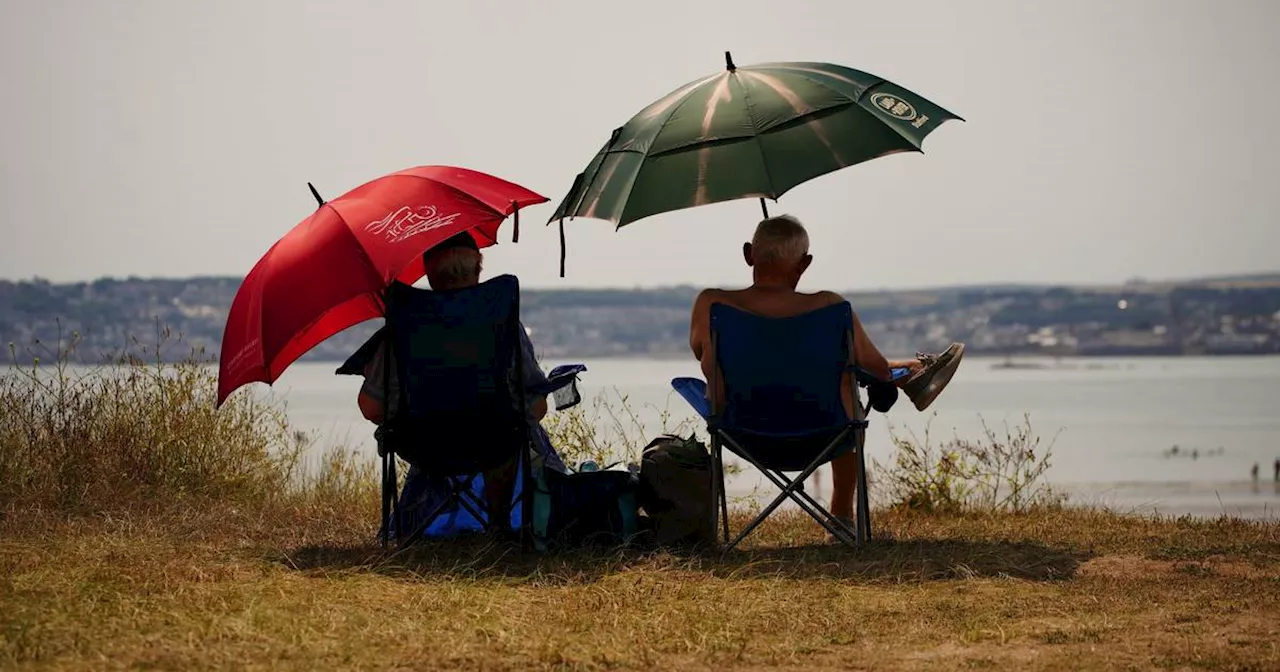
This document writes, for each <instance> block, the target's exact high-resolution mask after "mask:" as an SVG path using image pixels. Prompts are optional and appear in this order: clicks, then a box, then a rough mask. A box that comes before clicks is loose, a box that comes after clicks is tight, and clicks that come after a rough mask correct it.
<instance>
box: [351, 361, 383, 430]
mask: <svg viewBox="0 0 1280 672" xmlns="http://www.w3.org/2000/svg"><path fill="white" fill-rule="evenodd" d="M385 356H386V347H385V346H384V345H379V346H378V349H377V350H376V351H374V354H373V357H372V358H370V360H369V361H368V363H366V364H365V366H364V384H363V385H361V386H360V393H359V394H358V395H356V405H357V406H358V407H359V408H360V414H361V415H363V416H364V419H365V420H368V421H369V422H372V423H374V424H382V418H383V415H384V414H385V412H386V404H385V401H386V400H385V399H383V387H384V382H383V378H384V376H383V373H385V369H384V368H383V367H384V366H385V363H384V362H383V357H385Z"/></svg>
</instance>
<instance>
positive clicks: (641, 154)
mask: <svg viewBox="0 0 1280 672" xmlns="http://www.w3.org/2000/svg"><path fill="white" fill-rule="evenodd" d="M949 119H960V117H958V116H956V115H954V114H952V113H951V112H948V111H947V110H944V109H943V108H941V107H939V106H938V105H936V104H935V103H932V102H930V101H928V100H926V99H924V98H923V97H921V96H919V95H917V94H915V93H912V92H911V91H908V90H907V89H904V88H902V87H901V86H898V85H897V84H894V83H892V82H889V81H887V80H884V79H881V78H880V77H877V76H875V75H871V74H868V73H865V72H861V71H859V70H853V69H851V68H846V67H843V66H839V65H832V64H829V63H765V64H761V65H752V66H746V67H741V68H740V67H737V66H735V65H734V64H733V58H732V57H731V56H730V55H729V53H728V52H725V70H724V71H723V72H719V73H716V74H714V75H710V76H707V77H703V78H702V79H698V80H695V81H692V82H689V83H688V84H685V85H684V86H682V87H680V88H678V89H676V90H675V91H672V92H671V93H669V94H667V95H666V96H664V97H663V98H661V99H660V100H658V101H657V102H655V103H653V104H651V105H649V106H648V107H646V108H644V109H643V110H641V111H640V113H639V114H637V115H636V116H634V117H632V118H631V120H630V121H628V122H627V123H626V124H624V125H623V126H622V127H621V128H618V129H616V130H615V131H614V132H613V134H612V135H610V137H609V141H608V142H606V143H605V145H604V147H602V148H601V149H600V152H599V153H598V154H596V156H595V158H594V159H592V160H591V163H589V164H587V167H586V169H585V170H583V171H582V173H580V174H579V175H578V176H577V178H576V179H575V180H574V183H573V186H572V187H571V188H570V190H569V193H568V194H567V195H566V196H565V197H564V200H563V201H561V203H560V205H559V207H557V208H556V212H555V214H554V215H552V217H551V221H557V220H558V221H560V222H561V232H560V237H561V269H560V272H561V275H562V276H563V275H564V253H563V241H564V225H563V220H564V219H565V218H573V217H586V218H591V219H603V220H608V221H611V222H614V223H615V224H617V226H618V227H619V228H620V227H622V226H625V225H627V224H630V223H631V222H634V221H636V220H637V219H641V218H643V217H648V216H650V215H656V214H659V213H662V212H668V211H671V210H680V209H682V208H691V207H694V206H698V205H706V204H708V203H717V202H720V201H728V200H732V199H737V198H759V199H760V203H761V206H762V207H764V202H765V201H764V199H766V198H768V199H772V200H775V201H776V200H777V199H778V198H779V197H780V196H782V195H783V194H785V193H786V192H787V191H788V190H790V189H791V188H792V187H794V186H796V185H798V184H800V183H802V182H804V181H806V180H811V179H813V178H815V177H818V176H819V175H824V174H826V173H829V172H832V171H835V170H839V169H841V168H844V167H846V166H852V165H854V164H856V163H862V162H863V161H867V160H870V159H874V158H877V157H881V156H886V155H888V154H896V153H898V152H919V151H922V150H921V144H922V143H923V142H924V138H925V136H927V135H929V133H931V132H932V131H933V130H934V129H935V128H937V127H938V126H940V125H941V124H942V123H943V122H945V121H947V120H949ZM765 214H766V216H767V215H768V210H767V208H766V209H765Z"/></svg>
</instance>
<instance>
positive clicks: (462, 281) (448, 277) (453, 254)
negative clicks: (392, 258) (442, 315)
mask: <svg viewBox="0 0 1280 672" xmlns="http://www.w3.org/2000/svg"><path fill="white" fill-rule="evenodd" d="M482 260H483V257H482V255H481V254H480V248H479V247H478V246H476V241H475V239H474V238H472V237H471V234H470V233H467V232H466V231H463V232H462V233H459V234H457V235H455V236H453V237H451V238H447V239H445V240H444V241H443V242H441V243H440V244H439V245H436V246H435V247H433V248H431V249H429V250H427V251H426V252H423V253H422V266H423V268H424V269H426V275H427V282H428V283H430V285H431V289H434V290H437V291H441V290H448V289H463V288H465V287H473V286H475V285H476V284H479V282H480V268H481V261H482Z"/></svg>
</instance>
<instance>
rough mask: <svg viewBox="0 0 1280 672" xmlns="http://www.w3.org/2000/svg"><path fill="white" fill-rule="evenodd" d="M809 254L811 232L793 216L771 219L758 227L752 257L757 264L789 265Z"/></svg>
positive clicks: (752, 238)
mask: <svg viewBox="0 0 1280 672" xmlns="http://www.w3.org/2000/svg"><path fill="white" fill-rule="evenodd" d="M806 254H809V232H808V231H805V230H804V225H803V224H801V223H800V220H798V219H796V218H795V217H792V216H791V215H778V216H777V217H770V218H768V219H766V220H764V221H762V222H760V224H759V225H757V226H756V233H755V235H754V236H752V237H751V256H752V258H753V259H754V261H755V263H757V264H761V263H763V264H779V263H782V264H787V263H794V262H797V261H800V258H801V257H803V256H804V255H806Z"/></svg>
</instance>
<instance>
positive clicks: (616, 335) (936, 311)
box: [0, 273, 1280, 363]
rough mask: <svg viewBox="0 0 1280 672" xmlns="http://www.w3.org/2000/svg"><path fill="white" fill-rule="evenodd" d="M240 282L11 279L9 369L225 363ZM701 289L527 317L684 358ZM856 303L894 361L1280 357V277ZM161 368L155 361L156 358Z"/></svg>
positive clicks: (331, 355)
mask: <svg viewBox="0 0 1280 672" xmlns="http://www.w3.org/2000/svg"><path fill="white" fill-rule="evenodd" d="M239 285H240V278H234V277H207V278H181V279H143V278H127V279H110V278H105V279H100V280H95V281H93V282H81V283H50V282H47V281H43V280H32V281H21V282H12V281H0V345H7V344H12V350H11V354H10V356H8V357H5V358H4V359H10V360H16V361H18V362H23V363H26V362H30V361H33V360H34V359H35V358H36V357H40V358H41V359H45V360H48V359H49V358H50V356H51V355H52V351H53V350H57V349H61V348H65V347H67V345H68V344H70V343H72V342H74V346H75V355H76V358H77V359H78V360H79V361H83V362H100V361H103V360H104V359H107V358H109V357H111V356H119V355H120V354H121V353H126V352H127V353H134V354H137V353H138V352H140V351H146V352H152V350H148V348H151V349H154V347H155V345H156V343H155V341H156V340H157V337H156V335H157V333H160V334H161V335H163V333H164V329H165V328H168V330H169V331H170V334H171V335H170V338H167V339H162V340H164V341H165V343H163V344H161V345H163V347H162V357H163V358H165V359H170V360H172V359H181V358H184V357H186V356H187V355H189V354H190V353H191V352H192V350H196V351H199V352H201V353H203V354H204V355H205V356H207V357H216V356H217V355H218V350H219V347H220V345H221V340H222V329H223V326H224V324H225V322H226V316H227V312H228V310H229V308H230V305H231V301H232V299H233V298H234V296H235V292H236V290H237V289H238V288H239ZM696 294H697V290H696V289H695V288H693V287H690V286H676V287H666V288H656V289H631V290H623V289H556V290H533V289H528V290H525V291H523V292H522V296H521V318H522V320H523V322H524V323H525V325H526V326H527V327H529V328H530V329H531V330H532V331H533V340H534V342H535V343H536V344H537V347H538V349H539V350H540V352H542V354H543V355H544V356H545V357H546V358H548V359H556V358H562V357H570V356H572V357H575V358H626V359H639V358H647V359H679V358H683V357H685V356H686V353H687V352H688V340H687V339H688V328H689V323H688V320H689V309H690V306H691V305H692V303H693V299H694V297H695V296H696ZM845 296H846V298H847V299H848V300H849V301H850V303H851V304H852V305H853V306H854V309H855V310H856V311H857V312H858V316H859V318H860V320H861V321H862V324H863V325H864V326H865V327H866V329H867V331H868V333H869V334H870V335H871V337H872V339H873V340H874V341H875V343H876V344H877V346H878V347H879V348H880V350H881V351H882V352H884V353H886V355H889V356H890V357H902V356H909V355H910V354H911V353H914V352H916V351H918V350H919V351H928V352H937V351H940V350H942V349H944V348H946V346H947V345H948V344H949V343H951V342H953V341H961V342H964V343H966V344H967V345H968V348H969V350H968V352H969V354H970V356H986V357H992V358H1018V359H1022V358H1028V357H1044V356H1048V357H1085V358H1092V357H1106V356H1115V357H1147V356H1181V355H1202V356H1220V355H1221V356H1229V355H1237V356H1238V355H1264V354H1280V273H1271V274H1259V275H1250V276H1235V277H1225V278H1204V279H1192V280H1185V281H1160V282H1145V281H1132V282H1129V283H1125V284H1122V285H1080V286H1065V285H1057V286H1049V285H1008V284H1005V285H999V284H992V285H977V286H965V287H941V288H935V289H910V290H877V291H852V292H846V293H845ZM376 328H377V324H376V322H368V323H364V324H361V325H357V326H355V327H352V328H351V329H348V330H347V331H345V332H343V333H341V334H338V335H336V336H334V337H332V338H330V339H328V340H326V341H325V342H323V343H321V344H319V345H318V346H316V348H314V349H313V350H312V351H310V352H309V353H307V354H306V355H304V357H303V361H324V362H334V361H341V360H343V359H345V358H346V357H347V356H348V355H350V354H351V353H352V352H354V351H355V349H356V348H358V347H359V346H360V344H361V343H363V342H364V341H365V340H366V339H367V338H368V337H369V336H371V335H372V333H373V331H374V329H376ZM152 356H154V353H153V352H152Z"/></svg>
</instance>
